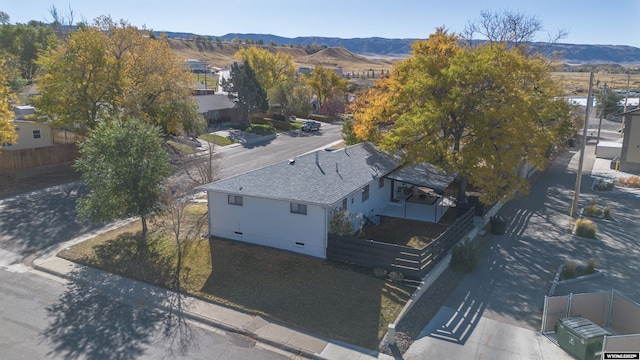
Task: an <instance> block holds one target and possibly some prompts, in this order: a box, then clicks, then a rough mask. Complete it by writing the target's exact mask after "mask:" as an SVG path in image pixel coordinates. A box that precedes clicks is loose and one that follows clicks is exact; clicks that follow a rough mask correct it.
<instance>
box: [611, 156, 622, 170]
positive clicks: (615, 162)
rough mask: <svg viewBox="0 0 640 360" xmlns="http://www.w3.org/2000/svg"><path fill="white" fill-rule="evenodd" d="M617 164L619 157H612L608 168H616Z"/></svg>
mask: <svg viewBox="0 0 640 360" xmlns="http://www.w3.org/2000/svg"><path fill="white" fill-rule="evenodd" d="M619 166H620V159H618V158H613V160H611V164H609V168H611V169H613V170H618V168H619Z"/></svg>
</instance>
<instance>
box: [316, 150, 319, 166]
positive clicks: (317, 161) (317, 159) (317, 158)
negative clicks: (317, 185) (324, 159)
mask: <svg viewBox="0 0 640 360" xmlns="http://www.w3.org/2000/svg"><path fill="white" fill-rule="evenodd" d="M316 165H318V166H320V152H319V151H316Z"/></svg>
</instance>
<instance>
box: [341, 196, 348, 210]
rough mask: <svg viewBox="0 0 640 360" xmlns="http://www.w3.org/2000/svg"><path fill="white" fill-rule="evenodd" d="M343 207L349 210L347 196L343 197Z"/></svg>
mask: <svg viewBox="0 0 640 360" xmlns="http://www.w3.org/2000/svg"><path fill="white" fill-rule="evenodd" d="M342 208H343V209H345V210H347V198H344V199H342Z"/></svg>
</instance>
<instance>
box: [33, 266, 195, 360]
mask: <svg viewBox="0 0 640 360" xmlns="http://www.w3.org/2000/svg"><path fill="white" fill-rule="evenodd" d="M71 277H72V278H74V279H76V280H78V282H82V283H85V284H91V285H90V286H88V285H87V286H85V285H80V284H76V283H70V284H69V286H68V289H67V290H66V291H65V292H64V293H63V294H62V295H60V298H59V299H58V301H57V302H56V303H55V304H53V305H51V306H49V307H48V308H47V314H48V317H49V319H50V325H49V326H48V328H47V329H45V330H44V332H43V333H42V334H41V337H42V340H43V341H48V342H50V343H51V344H52V348H53V350H52V351H51V353H50V355H51V356H53V357H56V358H57V357H63V358H65V359H77V358H87V359H107V360H116V359H118V360H120V359H124V360H127V359H137V358H139V357H140V356H142V355H144V354H145V352H146V349H147V347H148V346H149V345H150V344H151V343H152V342H155V341H157V339H158V338H160V339H162V340H163V342H164V347H165V349H166V352H167V353H168V354H170V355H173V356H175V355H176V354H180V355H184V354H186V353H187V351H188V350H189V349H194V348H197V343H195V338H194V336H193V333H192V331H191V328H190V326H189V324H188V323H187V321H186V318H185V317H184V302H183V298H182V295H180V294H178V293H174V292H171V291H167V290H165V289H162V288H158V287H155V286H153V285H150V284H146V283H143V282H132V281H130V280H128V279H125V278H120V277H118V276H115V275H113V274H109V273H104V272H101V271H96V270H95V269H88V268H84V267H81V268H79V269H78V270H76V271H74V273H73V274H72V276H71ZM79 279H82V280H79ZM160 308H162V309H164V310H165V311H161V310H155V309H160Z"/></svg>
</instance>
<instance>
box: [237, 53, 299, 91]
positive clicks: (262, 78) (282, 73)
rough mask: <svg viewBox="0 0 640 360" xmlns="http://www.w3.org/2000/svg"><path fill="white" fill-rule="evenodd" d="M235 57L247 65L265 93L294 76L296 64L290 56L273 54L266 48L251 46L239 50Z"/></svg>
mask: <svg viewBox="0 0 640 360" xmlns="http://www.w3.org/2000/svg"><path fill="white" fill-rule="evenodd" d="M235 57H236V58H238V59H241V60H242V61H243V62H245V61H246V62H248V63H249V66H251V68H252V69H253V71H254V72H255V74H256V78H257V79H258V82H259V83H260V86H262V88H263V89H264V90H265V91H269V90H270V89H271V88H273V87H274V86H275V85H276V84H278V83H280V82H286V81H289V80H292V79H293V78H294V77H295V75H296V64H295V62H294V61H293V56H292V55H291V54H287V53H284V52H280V51H277V52H275V53H273V52H271V51H269V49H266V48H258V47H255V46H251V47H246V48H242V49H240V50H239V51H238V52H236V54H235Z"/></svg>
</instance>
